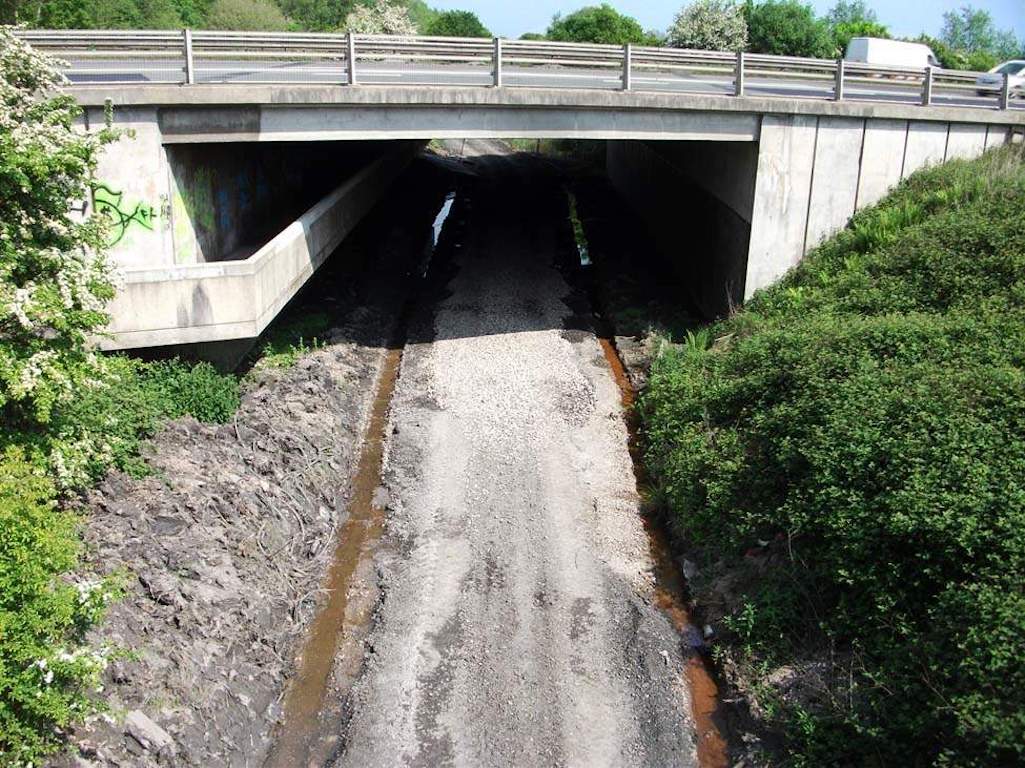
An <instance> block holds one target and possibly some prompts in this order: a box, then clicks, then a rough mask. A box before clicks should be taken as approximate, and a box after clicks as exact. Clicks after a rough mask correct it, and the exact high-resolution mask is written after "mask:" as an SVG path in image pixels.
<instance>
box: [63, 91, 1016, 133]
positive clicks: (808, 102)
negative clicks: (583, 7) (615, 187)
mask: <svg viewBox="0 0 1025 768" xmlns="http://www.w3.org/2000/svg"><path fill="white" fill-rule="evenodd" d="M67 90H68V92H69V93H70V94H71V95H73V96H74V97H75V98H76V99H78V101H79V103H80V104H82V105H83V106H94V107H99V106H102V105H103V104H104V103H105V102H106V101H107V100H108V99H109V100H110V101H111V102H112V103H113V104H114V106H126V107H127V106H150V107H180V106H208V107H222V108H223V107H249V108H250V110H249V111H248V112H247V113H246V116H245V119H243V120H242V121H241V122H243V123H246V124H247V125H248V126H249V128H250V131H249V132H250V133H252V127H253V126H254V123H253V120H252V107H272V106H292V107H299V106H307V107H309V106H319V107H325V106H334V107H346V106H360V107H389V108H390V107H402V106H405V107H423V106H436V107H437V106H444V107H447V108H452V107H481V108H491V107H517V108H524V109H531V110H539V111H543V110H551V109H567V108H569V109H585V108H590V109H597V110H610V109H611V110H656V111H669V112H721V113H747V114H752V115H766V114H778V115H828V116H839V117H861V118H900V119H913V120H926V121H942V122H962V123H980V124H998V125H1020V126H1025V109H1009V110H998V109H984V108H970V107H950V106H930V107H922V106H918V105H912V104H899V103H889V102H862V101H842V102H834V101H829V100H825V99H823V100H814V99H802V98H786V97H765V96H744V97H735V96H721V95H706V94H685V93H661V92H645V91H629V92H625V91H613V90H608V91H605V90H588V89H545V88H519V87H517V88H486V87H479V86H475V87H468V86H464V87H458V86H445V87H439V86H426V85H424V86H399V85H389V86H368V85H360V86H355V87H349V86H341V85H329V86H326V85H252V84H244V85H243V84H240V85H227V84H209V85H159V84H149V85H130V86H105V85H79V86H74V87H71V88H68V89H67Z"/></svg>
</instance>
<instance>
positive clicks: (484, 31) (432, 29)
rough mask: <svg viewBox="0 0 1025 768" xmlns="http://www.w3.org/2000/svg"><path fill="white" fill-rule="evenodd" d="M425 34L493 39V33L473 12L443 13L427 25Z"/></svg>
mask: <svg viewBox="0 0 1025 768" xmlns="http://www.w3.org/2000/svg"><path fill="white" fill-rule="evenodd" d="M424 34H427V35H435V36H437V37H491V31H490V30H489V29H488V28H487V27H485V26H484V25H483V24H482V23H481V20H480V19H478V18H477V14H475V13H473V12H472V11H442V12H441V13H439V14H438V15H437V16H435V17H434V18H433V19H432V20H431V22H430V23H429V24H428V25H427V29H426V31H425V32H424Z"/></svg>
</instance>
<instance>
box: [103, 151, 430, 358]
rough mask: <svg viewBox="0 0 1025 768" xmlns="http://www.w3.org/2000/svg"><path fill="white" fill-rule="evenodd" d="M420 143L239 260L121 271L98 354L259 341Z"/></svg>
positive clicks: (376, 165)
mask: <svg viewBox="0 0 1025 768" xmlns="http://www.w3.org/2000/svg"><path fill="white" fill-rule="evenodd" d="M421 146H422V145H421V144H420V143H418V142H408V143H403V144H402V146H401V147H400V148H399V149H397V150H396V151H394V152H392V153H390V154H388V155H385V156H384V157H382V158H380V159H378V160H376V161H375V162H373V163H371V164H370V165H368V166H367V167H366V168H364V169H363V170H362V171H360V172H359V173H357V174H356V175H355V176H353V177H352V178H350V179H348V180H347V181H346V182H345V183H343V184H342V185H340V186H339V187H337V188H336V189H335V190H334V191H333V192H331V193H330V194H329V195H328V196H327V197H325V198H324V199H322V200H321V201H320V202H318V203H317V204H316V205H314V206H313V207H312V208H310V209H309V210H308V211H306V213H304V214H303V215H302V216H300V217H299V218H298V219H296V220H295V221H294V222H292V223H291V224H290V225H289V226H288V227H286V228H285V229H284V230H282V231H281V232H280V233H279V234H277V235H276V236H275V237H274V238H273V239H272V240H271V241H270V242H268V243H267V244H266V245H264V246H263V247H262V248H261V249H260V250H258V251H257V252H256V253H254V254H253V255H252V256H250V257H249V258H248V259H245V260H244V261H237V262H213V263H208V264H190V265H182V266H174V267H160V268H147V267H140V268H136V269H130V270H126V271H125V272H124V273H123V276H124V282H123V285H122V287H121V288H120V290H119V291H118V293H117V296H116V297H115V298H114V301H113V302H111V305H110V308H109V311H110V314H111V317H112V318H113V320H112V322H111V325H110V327H109V329H108V330H109V332H110V333H111V334H113V336H112V338H106V339H102V340H100V346H101V347H102V348H104V349H132V348H138V347H156V346H164V345H169V344H193V343H200V342H211V341H226V340H229V339H245V338H254V337H256V336H259V335H260V333H261V332H262V331H263V329H264V328H266V327H267V325H268V324H269V323H270V322H271V320H273V319H274V317H275V316H276V315H277V314H278V312H280V311H281V308H282V307H284V306H285V304H287V303H288V301H289V299H291V298H292V297H293V296H294V295H295V293H296V292H297V291H298V290H299V288H300V287H302V285H303V284H304V283H305V282H306V281H307V280H308V279H309V278H310V276H311V275H312V274H313V273H314V272H315V271H316V269H317V268H318V267H319V266H320V265H321V264H322V263H323V262H324V260H325V259H326V258H327V257H328V256H329V255H330V254H331V253H332V252H333V251H334V250H335V249H336V248H337V247H338V245H339V244H340V243H341V242H342V240H343V239H344V238H345V236H346V235H348V233H349V232H351V231H352V229H353V228H354V227H355V226H356V224H357V223H358V222H359V221H360V219H362V218H363V216H365V215H366V214H367V212H368V211H369V210H370V209H371V208H372V207H373V205H374V204H375V203H376V202H377V201H378V200H379V199H380V198H381V197H382V196H383V195H384V193H385V192H386V191H387V189H388V187H389V186H390V185H391V183H392V182H393V181H394V180H395V178H396V177H397V176H398V175H399V173H400V172H401V171H402V170H403V169H404V168H405V167H406V165H407V164H408V163H409V161H410V160H412V158H413V157H414V155H415V154H416V153H417V152H418V151H419V150H420V147H421Z"/></svg>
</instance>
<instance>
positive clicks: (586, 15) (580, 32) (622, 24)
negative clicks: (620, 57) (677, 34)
mask: <svg viewBox="0 0 1025 768" xmlns="http://www.w3.org/2000/svg"><path fill="white" fill-rule="evenodd" d="M545 37H546V38H547V39H548V40H557V41H560V42H567V43H605V44H610V45H623V44H625V43H639V44H649V43H651V42H653V41H652V39H651V35H649V34H647V33H645V31H644V30H643V29H642V28H641V25H640V24H639V23H638V22H637V19H635V18H633V17H632V16H625V15H623V14H621V13H620V12H619V11H617V10H616V9H615V8H613V7H612V6H611V5H609V4H607V3H603V4H602V5H591V6H587V7H586V8H581V9H580V10H578V11H574V12H573V13H571V14H569V15H568V16H561V15H559V14H556V15H555V17H554V18H553V19H552V23H551V24H550V25H549V26H548V31H547V33H546V34H545Z"/></svg>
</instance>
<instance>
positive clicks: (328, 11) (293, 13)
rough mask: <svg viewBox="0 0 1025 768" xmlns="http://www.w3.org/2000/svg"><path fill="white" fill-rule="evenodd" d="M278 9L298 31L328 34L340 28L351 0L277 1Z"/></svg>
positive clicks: (350, 10)
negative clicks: (305, 30) (306, 30)
mask: <svg viewBox="0 0 1025 768" xmlns="http://www.w3.org/2000/svg"><path fill="white" fill-rule="evenodd" d="M277 4H278V7H279V8H280V9H281V11H282V13H284V14H285V16H286V17H288V18H289V19H291V20H292V23H293V24H295V25H296V26H297V27H299V28H300V29H308V30H311V31H314V32H329V31H332V30H336V29H339V28H341V27H342V26H343V25H344V24H345V19H346V17H347V16H348V15H349V13H351V12H352V10H353V8H354V6H355V3H354V2H353V0H277Z"/></svg>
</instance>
